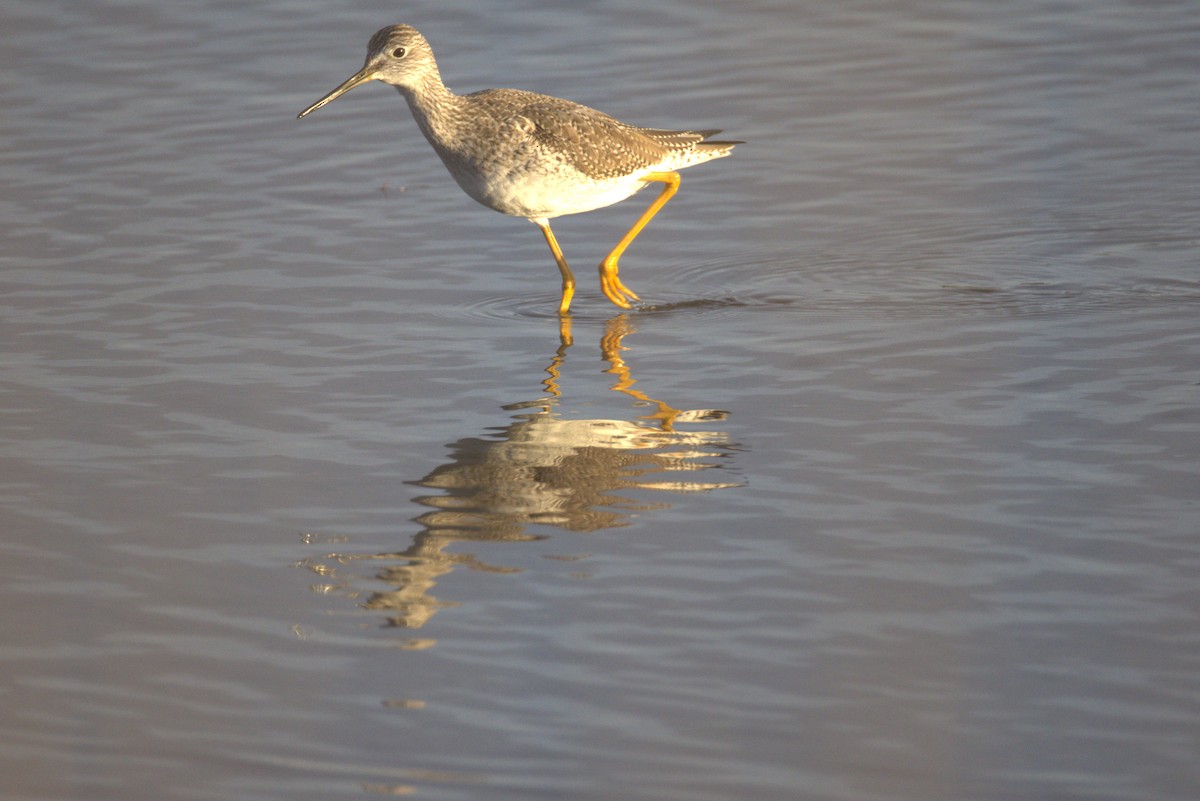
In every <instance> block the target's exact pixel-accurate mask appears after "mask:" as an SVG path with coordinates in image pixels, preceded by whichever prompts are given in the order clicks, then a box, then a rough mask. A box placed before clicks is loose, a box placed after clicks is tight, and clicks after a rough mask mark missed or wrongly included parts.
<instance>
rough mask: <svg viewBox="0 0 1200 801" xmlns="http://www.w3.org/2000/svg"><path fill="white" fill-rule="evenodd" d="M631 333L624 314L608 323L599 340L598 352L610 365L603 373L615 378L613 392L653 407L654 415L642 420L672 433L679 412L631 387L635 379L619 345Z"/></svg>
mask: <svg viewBox="0 0 1200 801" xmlns="http://www.w3.org/2000/svg"><path fill="white" fill-rule="evenodd" d="M633 332H634V328H633V325H632V324H631V323H630V322H629V318H628V317H627V316H625V315H624V314H618V315H617V316H616V317H614V318H612V319H611V320H609V321H608V325H607V326H606V327H605V331H604V336H603V337H602V338H601V340H600V351H601V353H602V354H603V356H604V359H605V360H606V361H607V362H608V363H609V365H610V366H609V368H608V369H607V370H605V371H604V372H606V373H610V374H612V375H615V376H616V377H617V382H616V383H615V384H613V386H612V388H613V390H614V391H616V392H623V393H625V394H626V395H628V396H629V397H631V398H634V399H635V400H640V401H642V402H644V403H649V404H653V405H654V406H655V408H656V411H655V413H654V414H648V415H644V419H646V420H654V421H656V422H657V423H658V425H659V427H660V428H661V429H662V430H663V431H674V430H675V418H676V417H678V416H679V414H680V412H679V410H678V409H676V408H674V407H673V406H668V405H667V404H665V403H663V402H662V401H660V400H655V399H654V398H651V397H650V396H649V395H647V394H646V393H645V392H642V391H641V390H640V389H634V388H633V385H634V384H636V383H637V379H636V378H634V377H633V376H632V375H631V374H630V371H629V365H627V364H625V360H624V359H623V358H621V351H623V350H626V347H625V346H624V345H622V344H621V340H622V339H624V338H625V336H626V335H627V334H632V333H633Z"/></svg>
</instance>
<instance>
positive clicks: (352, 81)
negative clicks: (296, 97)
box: [296, 67, 375, 119]
mask: <svg viewBox="0 0 1200 801" xmlns="http://www.w3.org/2000/svg"><path fill="white" fill-rule="evenodd" d="M374 79H375V78H374V70H371V69H368V68H367V67H363V68H362V69H361V70H359V71H358V72H356V73H354V75H353V76H352V77H350V78H349V79H348V80H347V81H346V82H345V83H343V84H342V85H341V86H339V87H338V88H337V89H334V90H333V91H332V92H330V93H329V94H327V95H325V96H324V97H322V98H321V99H320V100H318V101H317V102H316V103H313V104H312V105H311V106H309V107H308V108H306V109H304V111H301V112H300V113H299V114H297V115H296V119H300V118H301V117H306V116H308V115H309V114H312V113H313V112H314V111H316V110H317V109H319V108H320V107H321V106H324V105H325V104H326V103H332V102H333V101H334V100H337V99H338V98H339V97H341V96H342V95H344V94H346V92H349V91H350V90H351V89H353V88H354V87H356V86H362V85H363V84H364V83H367V82H368V81H373V80H374Z"/></svg>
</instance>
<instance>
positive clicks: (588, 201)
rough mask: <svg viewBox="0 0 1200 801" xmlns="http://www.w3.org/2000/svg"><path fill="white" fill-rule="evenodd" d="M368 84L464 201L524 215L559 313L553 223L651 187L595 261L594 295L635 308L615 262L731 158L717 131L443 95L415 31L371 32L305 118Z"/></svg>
mask: <svg viewBox="0 0 1200 801" xmlns="http://www.w3.org/2000/svg"><path fill="white" fill-rule="evenodd" d="M370 81H382V82H384V83H386V84H390V85H392V86H394V87H396V89H398V90H399V91H400V94H402V95H404V98H405V100H407V101H408V106H409V108H410V109H411V110H412V113H413V116H414V117H415V118H416V120H417V125H419V126H420V128H421V131H422V133H424V134H425V138H426V139H428V140H429V143H430V144H431V145H433V149H434V150H435V151H437V154H438V155H439V156H440V157H441V159H442V161H443V162H444V163H445V165H446V168H447V169H449V170H450V174H451V175H452V176H454V180H455V181H457V182H458V185H459V186H460V187H462V189H463V191H464V192H466V193H467V194H468V195H470V196H471V197H472V198H474V199H475V200H477V201H479V202H480V203H482V204H483V205H485V206H487V207H488V208H491V209H495V210H496V211H498V212H501V213H503V214H509V215H511V216H513V217H524V218H525V219H527V220H529V221H530V222H532V223H534V224H535V225H537V226H538V228H540V229H541V231H542V235H543V236H545V238H546V243H547V244H548V245H549V246H550V252H551V253H553V254H554V261H555V262H556V263H557V264H558V269H559V272H560V273H561V274H562V299H561V301H560V302H559V306H558V313H559V314H560V315H565V314H567V313H568V310H569V309H570V306H571V298H572V297H573V296H574V294H575V276H574V275H573V274H572V272H571V268H570V267H568V266H567V260H566V258H565V257H564V256H563V252H562V248H560V247H559V245H558V241H557V240H556V239H555V238H554V232H553V231H551V230H550V220H551V219H553V218H555V217H561V216H563V215H566V214H578V213H580V212H584V211H592V210H593V209H599V208H603V207H604V206H610V205H612V204H613V203H617V202H618V201H621V200H624V199H625V198H627V197H629V196H630V195H632V194H634V193H635V192H637V191H638V190H639V189H642V188H643V187H645V186H646V184H648V183H656V182H657V183H661V184H662V185H663V188H662V191H661V192H660V193H659V195H658V197H657V198H655V199H654V202H653V203H651V204H650V206H649V207H648V208H647V209H646V211H645V212H643V213H642V216H641V217H639V218H638V220H637V222H635V223H634V224H633V227H631V228H630V229H629V231H628V232H626V234H625V235H624V236H623V237H621V240H620V241H619V242H618V243H617V245H616V247H614V248H613V249H612V251H611V252H610V253H609V254H608V255H607V256H605V257H604V260H603V261H601V262H600V288H601V290H602V291H603V292H604V294H605V296H606V297H607V298H608V299H609V300H610V301H612V302H613V303H615V304H616V305H617V306H620V307H621V308H623V309H629V308H633V304H632V302H631V301H635V300H639V298H638V296H637V295H636V294H635V293H634V292H633V291H632V290H631V289H629V287H627V286H625V285H624V284H623V283H622V282H621V279H620V278H618V276H617V260H618V259H619V258H620V257H621V254H622V253H624V252H625V249H626V248H627V247H629V244H630V243H631V242H632V241H633V240H634V238H635V237H636V236H637V235H638V234H639V233H640V232H641V230H642V229H643V228H644V227H645V226H646V223H648V222H650V219H651V218H652V217H653V216H654V215H655V214H657V213H658V211H659V209H661V208H662V207H663V206H664V205H665V204H666V202H667V201H668V200H670V199H671V197H672V196H673V195H674V194H675V192H676V191H677V190H678V189H679V173H678V172H677V170H681V169H683V168H684V167H690V166H692V165H693V164H700V163H701V162H705V161H709V160H711V159H716V158H721V157H722V156H728V155H729V153H730V151H731V150H732V149H733V146H734V145H737V144H741V143H740V142H735V141H716V140H713V139H710V137H712V136H714V135H716V134H718V133H720V131H718V130H698V131H671V130H662V129H658V128H640V127H637V126H633V125H628V124H626V123H623V122H620V121H619V120H616V119H613V118H612V117H610V116H608V115H607V114H604V113H602V112H600V111H597V110H595V109H593V108H589V107H587V106H584V105H580V104H579V103H574V102H572V101H570V100H563V99H561V98H557V97H551V96H549V95H542V94H537V93H535V92H526V91H522V90H519V89H484V90H482V91H479V92H472V93H471V94H466V95H458V94H455V93H454V92H452V91H450V90H449V89H447V88H446V85H445V84H444V83H443V82H442V77H441V73H440V72H439V71H438V67H437V62H436V61H435V60H434V57H433V50H432V49H431V48H430V46H429V43H428V42H427V41H425V37H424V36H422V35H421V34H420V33H419V32H418V31H417V30H416V29H414V28H412V27H410V26H408V25H391V26H389V27H386V28H383V29H382V30H380V31H378V32H376V34H375V35H374V36H372V37H371V41H370V43H369V44H368V46H367V57H366V60H365V61H364V62H363V68H362V69H361V70H359V71H358V72H356V73H354V75H352V76H350V78H348V79H347V80H346V81H345V82H343V83H342V84H341V85H340V86H338V87H337V88H336V89H334V90H333V91H332V92H330V93H329V94H327V95H325V97H323V98H321V99H320V100H318V101H317V102H316V103H313V104H312V105H311V106H309V107H308V108H306V109H305V110H304V111H301V112H300V114H299V115H298V117H304V116H306V115H308V114H311V113H312V112H314V111H316V110H317V109H319V108H321V107H322V106H324V105H325V104H327V103H329V102H331V101H333V100H335V99H337V98H338V97H341V96H342V95H344V94H345V93H346V92H349V91H350V90H351V89H353V88H355V87H356V86H361V85H363V84H364V83H368V82H370Z"/></svg>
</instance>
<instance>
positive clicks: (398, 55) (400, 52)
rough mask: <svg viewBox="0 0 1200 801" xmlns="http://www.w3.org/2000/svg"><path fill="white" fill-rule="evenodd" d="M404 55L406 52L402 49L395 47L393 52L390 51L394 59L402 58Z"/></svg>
mask: <svg viewBox="0 0 1200 801" xmlns="http://www.w3.org/2000/svg"><path fill="white" fill-rule="evenodd" d="M406 53H408V51H407V50H405V49H404V48H403V47H397V48H396V49H395V50H393V51H392V55H393V56H395V57H396V58H404V56H405V54H406Z"/></svg>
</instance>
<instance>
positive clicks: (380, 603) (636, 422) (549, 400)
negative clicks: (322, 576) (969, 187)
mask: <svg viewBox="0 0 1200 801" xmlns="http://www.w3.org/2000/svg"><path fill="white" fill-rule="evenodd" d="M570 323H571V321H570V318H563V319H562V321H561V325H562V326H563V328H562V330H561V335H560V345H559V347H558V350H557V352H556V353H555V355H554V357H553V358H552V360H551V362H550V365H549V366H548V367H547V368H546V372H547V373H548V375H549V377H548V378H547V379H546V380H544V381H543V382H542V385H543V388H544V390H545V393H544V395H542V396H541V397H539V398H537V399H536V400H530V401H525V402H521V403H515V404H510V405H507V406H504V407H503V408H504V409H505V410H507V411H511V412H516V413H515V414H514V415H513V416H512V419H513V422H512V423H510V424H509V425H507V426H505V427H503V428H501V429H498V432H497V433H496V434H490V435H487V436H480V437H466V438H463V439H460V440H458V441H457V442H455V443H453V444H451V445H450V446H449V447H450V455H451V460H450V461H449V462H447V463H446V464H444V465H441V466H439V467H437V468H436V469H434V470H433V471H432V472H431V473H429V475H427V476H425V477H424V478H422V479H421V480H420V481H416V482H412V483H414V484H417V485H419V486H422V487H428V488H430V489H434V490H437V491H438V492H437V493H434V494H428V495H422V496H420V497H418V498H417V499H416V500H417V502H418V503H420V504H422V505H424V506H427V507H429V509H430V510H429V511H427V512H425V513H424V514H422V515H420V516H419V517H417V518H416V521H417V522H418V523H420V524H421V526H422V527H423V529H422V531H421V532H420V533H418V534H417V535H416V536H415V537H414V539H413V543H412V545H411V546H410V547H409V548H407V549H405V550H404V551H400V552H394V553H385V554H373V555H350V554H336V555H331V557H332V558H335V559H337V560H338V561H339V562H342V563H346V562H349V561H351V560H361V559H373V560H383V561H385V562H389V563H390V564H388V565H387V566H386V567H385V568H384V569H383V570H381V571H380V572H379V573H378V574H377V576H376V578H377V579H379V580H381V581H383V582H385V583H386V584H388V585H390V586H389V589H387V590H383V591H379V592H375V593H374V594H373V595H371V596H370V597H369V598H368V599H367V600H366V601H365V602H364V603H363V606H365V607H366V608H368V609H378V610H384V611H385V612H386V613H387V614H388V622H389V624H390V625H392V626H397V627H403V628H419V627H420V626H422V625H424V624H425V622H426V621H428V620H429V618H431V617H432V616H433V615H434V614H435V613H436V612H437V610H438V609H439V608H441V607H442V606H444V605H445V604H443V603H442V602H439V601H437V600H436V599H435V598H434V597H433V596H432V595H431V594H430V590H431V589H432V587H433V586H434V584H435V583H436V580H437V578H438V577H439V576H441V575H443V574H445V573H448V572H450V571H452V570H454V568H455V567H457V566H460V565H461V566H466V567H469V568H472V569H476V570H483V571H492V572H517V571H516V569H515V568H504V567H496V566H492V565H486V564H483V563H481V562H480V561H478V560H477V559H476V558H475V557H474V556H472V555H470V554H464V553H455V552H447V550H446V548H447V546H449V545H451V544H452V543H456V542H467V541H493V542H494V541H528V540H537V539H543V538H544V535H538V534H531V533H529V532H528V531H527V528H528V527H529V526H531V525H538V526H555V527H558V528H563V529H567V530H570V531H596V530H599V529H605V528H613V527H617V526H624V525H628V523H629V518H630V516H631V515H633V514H636V513H638V512H645V511H650V510H654V509H665V508H669V507H670V505H671V504H670V503H668V502H666V501H665V500H656V501H655V502H650V503H648V502H646V501H644V500H637V499H634V498H630V497H627V496H626V495H624V494H623V493H625V492H628V491H633V492H634V493H635V494H636V495H639V496H642V495H644V494H645V493H644V492H641V491H643V490H659V491H670V492H674V493H687V492H702V491H708V490H715V489H724V488H729V487H736V486H740V484H741V482H740V481H739V480H736V479H731V477H730V474H729V472H730V471H729V470H728V469H727V468H728V466H729V465H728V461H729V458H730V457H731V455H732V454H733V453H734V451H735V446H734V445H733V444H732V443H731V442H730V441H729V439H728V436H727V435H726V434H725V433H723V432H719V431H711V430H699V429H696V428H694V427H693V426H692V425H690V424H695V423H701V424H703V423H708V422H715V421H720V420H724V419H725V418H726V417H728V413H727V412H724V411H720V410H716V409H700V410H691V411H682V410H679V409H676V408H674V407H672V406H669V405H668V404H666V403H664V402H663V401H660V400H655V399H653V398H651V397H649V396H648V395H647V394H646V393H645V392H643V391H642V390H640V389H637V388H635V384H636V383H637V381H636V379H634V378H633V376H632V374H631V371H630V368H629V366H628V365H627V364H626V363H625V360H624V358H623V356H622V353H623V351H625V350H626V348H625V346H623V345H622V344H621V341H622V339H623V338H624V337H626V336H628V335H629V334H631V333H633V330H634V329H633V327H632V324H631V323H630V321H629V319H628V316H627V315H624V314H621V315H618V316H617V317H615V318H613V319H611V320H610V321H609V323H608V325H607V326H606V330H605V333H604V336H603V338H602V339H601V343H600V348H601V353H602V355H603V357H604V359H605V360H606V361H607V362H608V364H609V367H608V369H607V370H606V372H608V373H610V374H611V375H613V376H614V377H615V382H614V383H613V385H612V389H613V390H614V391H616V392H621V393H624V394H625V395H628V396H629V397H631V398H633V399H634V400H636V401H637V407H639V408H641V409H649V410H650V413H649V414H645V415H642V416H639V417H637V418H636V419H633V420H611V419H590V420H574V419H569V418H567V417H565V416H564V415H563V413H562V412H561V411H560V410H559V408H558V407H559V401H560V398H561V389H560V387H559V381H560V375H561V373H560V370H561V367H562V365H563V363H564V361H565V359H566V354H567V351H568V349H569V348H570V347H571V344H572V337H571V330H570ZM680 426H685V428H684V429H681V428H680Z"/></svg>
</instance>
